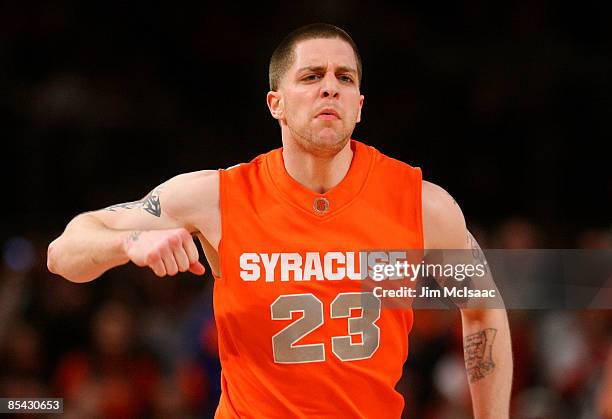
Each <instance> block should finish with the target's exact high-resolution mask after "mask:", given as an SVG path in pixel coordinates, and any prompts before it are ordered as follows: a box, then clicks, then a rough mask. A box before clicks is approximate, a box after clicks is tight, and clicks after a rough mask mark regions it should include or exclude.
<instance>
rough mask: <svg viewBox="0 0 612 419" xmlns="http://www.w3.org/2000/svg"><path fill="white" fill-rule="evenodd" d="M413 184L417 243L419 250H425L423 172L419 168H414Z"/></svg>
mask: <svg viewBox="0 0 612 419" xmlns="http://www.w3.org/2000/svg"><path fill="white" fill-rule="evenodd" d="M414 170H415V177H416V181H415V184H416V185H417V187H416V188H414V189H415V197H414V198H415V200H416V216H417V225H418V228H419V242H420V248H421V249H423V250H425V235H424V232H423V172H422V171H421V168H420V167H415V168H414Z"/></svg>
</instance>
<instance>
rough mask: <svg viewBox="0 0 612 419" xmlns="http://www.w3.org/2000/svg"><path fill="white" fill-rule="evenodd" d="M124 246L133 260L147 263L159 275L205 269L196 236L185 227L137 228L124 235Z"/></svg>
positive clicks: (140, 264)
mask: <svg viewBox="0 0 612 419" xmlns="http://www.w3.org/2000/svg"><path fill="white" fill-rule="evenodd" d="M123 246H124V251H125V254H126V255H127V256H128V257H129V258H130V260H131V261H132V262H134V263H135V264H136V265H138V266H140V267H145V266H148V267H149V268H151V270H153V272H155V275H157V276H160V277H161V276H166V275H170V276H174V275H176V274H177V273H178V272H186V271H189V272H192V273H194V274H196V275H203V274H204V272H205V268H204V265H202V264H201V263H200V261H199V260H198V249H197V248H196V245H195V243H194V242H193V238H192V237H191V234H189V231H187V230H186V229H184V228H174V229H171V230H149V231H134V232H132V233H130V234H129V235H128V236H127V237H126V238H125V240H124V242H123Z"/></svg>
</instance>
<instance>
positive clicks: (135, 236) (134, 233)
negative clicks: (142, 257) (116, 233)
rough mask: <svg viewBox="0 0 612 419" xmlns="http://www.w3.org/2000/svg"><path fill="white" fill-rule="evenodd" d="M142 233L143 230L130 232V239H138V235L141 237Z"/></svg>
mask: <svg viewBox="0 0 612 419" xmlns="http://www.w3.org/2000/svg"><path fill="white" fill-rule="evenodd" d="M141 233H142V231H134V232H133V233H132V234H130V235H129V236H128V240H130V241H133V242H135V241H138V237H140V234H141Z"/></svg>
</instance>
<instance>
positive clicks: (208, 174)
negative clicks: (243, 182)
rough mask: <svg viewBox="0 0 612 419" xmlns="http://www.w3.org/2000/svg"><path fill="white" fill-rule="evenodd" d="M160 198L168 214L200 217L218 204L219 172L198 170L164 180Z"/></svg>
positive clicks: (182, 216) (181, 216)
mask: <svg viewBox="0 0 612 419" xmlns="http://www.w3.org/2000/svg"><path fill="white" fill-rule="evenodd" d="M162 186H163V195H162V200H163V201H164V204H165V207H166V209H167V211H168V214H169V215H170V216H173V217H177V218H183V219H184V218H193V217H196V218H201V217H202V215H205V214H206V213H207V212H209V211H211V210H214V209H216V208H218V206H219V172H218V171H217V170H199V171H196V172H189V173H183V174H180V175H178V176H175V177H173V178H172V179H170V180H168V181H167V182H165V183H164V184H163V185H162Z"/></svg>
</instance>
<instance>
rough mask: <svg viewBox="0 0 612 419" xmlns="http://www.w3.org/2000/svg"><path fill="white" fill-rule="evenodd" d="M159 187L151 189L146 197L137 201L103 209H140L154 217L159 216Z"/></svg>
mask: <svg viewBox="0 0 612 419" xmlns="http://www.w3.org/2000/svg"><path fill="white" fill-rule="evenodd" d="M160 190H161V187H157V188H155V189H153V190H152V191H151V192H149V194H148V195H147V196H145V197H144V198H142V199H141V200H139V201H133V202H124V203H123V204H116V205H111V206H110V207H106V208H104V209H105V210H107V211H116V210H117V209H119V208H123V209H132V208H142V209H143V210H145V211H146V212H148V213H149V214H151V215H154V216H156V217H159V216H161V202H160V201H159V192H160Z"/></svg>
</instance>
